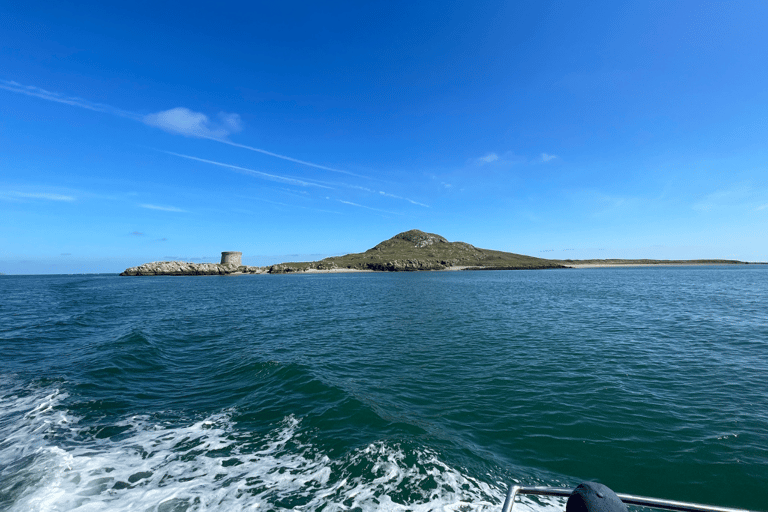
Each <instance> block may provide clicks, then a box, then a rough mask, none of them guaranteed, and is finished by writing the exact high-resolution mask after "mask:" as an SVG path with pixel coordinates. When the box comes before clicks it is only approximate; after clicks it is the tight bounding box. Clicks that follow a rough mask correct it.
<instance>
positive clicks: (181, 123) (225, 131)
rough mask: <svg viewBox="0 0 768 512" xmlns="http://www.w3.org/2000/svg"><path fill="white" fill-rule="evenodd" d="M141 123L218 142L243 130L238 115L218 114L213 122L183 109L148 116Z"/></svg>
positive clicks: (202, 115)
mask: <svg viewBox="0 0 768 512" xmlns="http://www.w3.org/2000/svg"><path fill="white" fill-rule="evenodd" d="M142 121H144V123H145V124H148V125H149V126H156V127H158V128H160V129H162V130H165V131H167V132H170V133H178V134H180V135H184V136H186V137H198V138H201V139H211V140H218V141H222V140H223V139H226V138H227V137H228V136H229V135H230V134H231V133H236V132H239V131H240V130H242V128H243V123H242V121H241V120H240V116H239V115H238V114H227V113H224V112H220V113H219V120H218V122H214V121H211V120H210V119H208V116H206V115H205V114H203V113H201V112H194V111H192V110H190V109H188V108H184V107H176V108H172V109H170V110H164V111H162V112H157V113H156V114H149V115H147V116H144V118H143V119H142Z"/></svg>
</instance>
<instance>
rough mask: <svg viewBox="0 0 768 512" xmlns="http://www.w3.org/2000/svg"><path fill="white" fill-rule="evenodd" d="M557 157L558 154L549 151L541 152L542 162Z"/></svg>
mask: <svg viewBox="0 0 768 512" xmlns="http://www.w3.org/2000/svg"><path fill="white" fill-rule="evenodd" d="M555 158H557V155H550V154H548V153H542V154H541V161H542V162H551V161H552V160H554V159H555Z"/></svg>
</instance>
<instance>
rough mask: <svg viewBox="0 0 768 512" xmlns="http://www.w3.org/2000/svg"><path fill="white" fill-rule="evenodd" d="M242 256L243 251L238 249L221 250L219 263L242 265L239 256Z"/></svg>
mask: <svg viewBox="0 0 768 512" xmlns="http://www.w3.org/2000/svg"><path fill="white" fill-rule="evenodd" d="M242 256H243V253H241V252H240V251H223V252H222V253H221V264H222V265H234V266H236V267H239V266H240V265H242V263H240V258H241V257H242Z"/></svg>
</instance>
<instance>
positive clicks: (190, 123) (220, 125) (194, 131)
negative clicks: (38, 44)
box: [0, 80, 377, 181]
mask: <svg viewBox="0 0 768 512" xmlns="http://www.w3.org/2000/svg"><path fill="white" fill-rule="evenodd" d="M0 89H4V90H6V91H10V92H14V93H17V94H24V95H26V96H33V97H35V98H40V99H43V100H47V101H53V102H55V103H62V104H66V105H70V106H73V107H80V108H84V109H86V110H92V111H94V112H101V113H104V114H111V115H114V116H118V117H123V118H127V119H131V120H133V121H138V122H141V123H143V124H146V125H148V126H153V127H157V128H160V129H162V130H165V131H167V132H169V133H175V134H179V135H184V136H187V137H195V138H200V139H207V140H213V141H216V142H220V143H222V144H227V145H229V146H232V147H236V148H241V149H246V150H248V151H254V152H256V153H261V154H263V155H267V156H271V157H273V158H279V159H281V160H286V161H289V162H293V163H297V164H299V165H304V166H307V167H313V168H315V169H321V170H325V171H331V172H336V173H342V174H346V175H348V176H355V177H358V178H364V179H368V180H374V181H377V178H374V177H371V176H364V175H361V174H355V173H352V172H349V171H344V170H342V169H335V168H333V167H328V166H325V165H321V164H316V163H313V162H308V161H306V160H299V159H298V158H293V157H290V156H287V155H281V154H279V153H273V152H272V151H267V150H265V149H261V148H256V147H253V146H248V145H246V144H238V143H236V142H232V141H230V140H228V139H227V137H228V136H229V135H231V134H232V133H236V132H239V131H240V130H241V129H242V128H243V123H242V121H241V119H240V116H239V115H238V114H227V113H224V112H221V113H219V115H218V120H217V121H212V120H210V119H209V118H208V116H206V115H205V114H203V113H201V112H195V111H193V110H190V109H188V108H185V107H176V108H172V109H169V110H163V111H161V112H157V113H154V114H148V115H141V114H137V113H135V112H129V111H127V110H122V109H119V108H115V107H112V106H110V105H105V104H103V103H94V102H91V101H88V100H86V99H83V98H78V97H72V96H66V95H63V94H60V93H57V92H51V91H47V90H45V89H42V88H40V87H36V86H34V85H24V84H20V83H18V82H15V81H9V80H0Z"/></svg>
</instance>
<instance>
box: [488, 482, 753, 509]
mask: <svg viewBox="0 0 768 512" xmlns="http://www.w3.org/2000/svg"><path fill="white" fill-rule="evenodd" d="M572 491H573V490H572V489H565V488H562V487H524V486H520V485H510V486H509V491H507V499H506V500H504V507H502V509H501V512H512V509H513V508H514V506H515V497H516V496H517V495H518V494H531V495H537V496H562V497H564V498H567V497H568V496H570V495H571V492H572ZM616 495H617V496H618V497H619V499H621V501H623V502H624V503H626V504H627V505H638V506H641V507H651V508H656V509H662V510H675V511H678V512H749V511H748V510H744V509H738V508H728V507H713V506H710V505H700V504H698V503H686V502H684V501H672V500H663V499H658V498H646V497H644V496H634V495H632V494H620V493H616Z"/></svg>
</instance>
